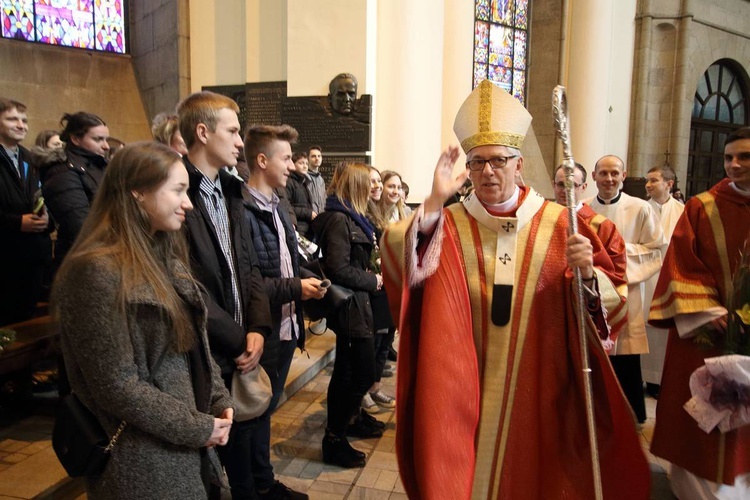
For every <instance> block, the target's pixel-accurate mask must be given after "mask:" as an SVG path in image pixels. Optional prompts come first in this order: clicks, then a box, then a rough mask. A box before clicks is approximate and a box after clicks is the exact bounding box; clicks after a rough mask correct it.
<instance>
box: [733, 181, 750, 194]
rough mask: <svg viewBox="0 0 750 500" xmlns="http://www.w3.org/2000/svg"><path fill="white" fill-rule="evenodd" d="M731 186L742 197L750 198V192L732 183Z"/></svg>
mask: <svg viewBox="0 0 750 500" xmlns="http://www.w3.org/2000/svg"><path fill="white" fill-rule="evenodd" d="M729 185H730V186H732V189H734V190H735V191H736V192H737V193H739V194H741V195H742V196H744V197H746V198H750V191H748V190H746V189H742V188H741V187H739V186H738V185H737V184H735V183H734V182H730V183H729Z"/></svg>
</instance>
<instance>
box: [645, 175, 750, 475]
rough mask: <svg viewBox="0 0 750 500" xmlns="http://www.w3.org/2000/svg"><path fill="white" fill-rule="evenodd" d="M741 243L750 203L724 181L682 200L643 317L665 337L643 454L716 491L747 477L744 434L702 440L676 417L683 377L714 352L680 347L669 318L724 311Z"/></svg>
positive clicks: (746, 430) (683, 395) (683, 394)
mask: <svg viewBox="0 0 750 500" xmlns="http://www.w3.org/2000/svg"><path fill="white" fill-rule="evenodd" d="M748 237H750V199H748V198H747V197H743V196H742V195H740V194H739V193H737V192H736V191H735V190H734V189H733V188H732V187H731V186H730V183H729V180H728V179H724V180H723V181H721V182H720V183H718V184H717V185H715V186H714V187H712V188H711V189H710V190H709V191H707V192H705V193H701V194H699V195H698V196H695V197H693V198H692V199H690V200H689V201H688V202H687V204H686V205H685V212H684V213H683V215H682V217H681V218H680V220H679V222H677V226H676V227H675V230H674V233H673V234H672V241H671V243H670V245H669V249H668V250H667V255H666V257H665V259H664V265H663V267H662V271H661V275H660V276H659V281H658V283H657V285H656V292H655V293H654V300H653V301H652V302H651V312H650V316H649V323H651V324H652V325H654V326H657V327H659V328H669V329H670V331H669V340H668V343H667V355H666V358H665V360H664V374H663V376H662V381H661V395H660V397H659V404H658V405H657V407H656V428H655V429H654V439H653V442H652V444H651V452H652V453H653V454H654V455H657V456H659V457H663V458H664V459H666V460H669V461H670V462H672V463H674V464H676V465H678V466H680V467H682V468H683V469H686V470H688V471H690V472H692V473H693V474H695V475H697V476H699V477H702V478H704V479H708V480H710V481H714V482H718V483H724V484H734V482H735V477H736V476H738V475H740V474H745V473H748V472H750V427H747V426H746V427H741V428H739V429H737V430H735V431H732V432H728V433H726V434H721V433H720V432H719V431H718V429H715V430H713V431H712V432H710V433H708V434H706V433H705V432H703V431H702V430H701V429H700V428H699V427H698V425H697V424H696V422H695V421H694V420H693V419H692V417H690V415H689V414H688V413H687V412H686V411H685V410H684V409H683V405H684V404H685V403H686V402H687V401H688V400H689V399H690V398H691V394H690V388H689V385H688V382H689V379H690V375H691V374H692V373H693V371H695V370H696V369H698V368H700V367H701V366H703V365H704V361H703V360H704V359H705V358H709V357H713V356H720V355H721V354H722V352H721V351H720V350H719V349H705V348H703V347H699V346H698V345H696V344H695V342H694V341H693V339H692V338H688V339H681V338H680V337H679V335H678V334H677V330H676V329H675V323H674V318H675V317H676V316H678V315H681V314H692V313H701V312H703V311H705V310H706V309H708V308H710V307H717V306H722V307H727V304H728V301H727V294H728V292H729V290H730V289H731V280H732V276H733V274H734V270H735V268H736V266H737V262H738V258H739V252H740V248H742V244H743V242H744V241H745V239H746V238H748Z"/></svg>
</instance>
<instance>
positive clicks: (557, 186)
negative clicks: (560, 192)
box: [555, 182, 583, 189]
mask: <svg viewBox="0 0 750 500" xmlns="http://www.w3.org/2000/svg"><path fill="white" fill-rule="evenodd" d="M573 185H574V186H575V187H576V189H578V188H579V187H581V186H583V184H578V183H577V182H574V183H573ZM555 187H556V188H557V189H565V183H564V182H555Z"/></svg>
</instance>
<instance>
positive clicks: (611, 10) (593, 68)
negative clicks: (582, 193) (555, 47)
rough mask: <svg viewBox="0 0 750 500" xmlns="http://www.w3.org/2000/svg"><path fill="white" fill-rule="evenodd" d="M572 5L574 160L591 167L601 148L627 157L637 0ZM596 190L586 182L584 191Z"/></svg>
mask: <svg viewBox="0 0 750 500" xmlns="http://www.w3.org/2000/svg"><path fill="white" fill-rule="evenodd" d="M570 5H571V9H572V10H571V15H570V19H571V21H572V22H571V31H570V33H569V35H570V36H569V37H568V38H567V39H568V40H569V45H568V61H569V70H568V82H567V91H568V103H569V112H570V122H571V139H572V144H573V154H574V155H575V158H576V160H577V161H578V162H580V163H582V164H583V165H584V166H585V167H586V169H587V170H589V171H591V170H593V167H594V163H595V162H596V160H598V159H599V158H600V157H602V156H604V155H605V154H615V155H617V156H619V157H621V158H623V160H627V157H628V141H629V133H628V131H629V123H630V100H631V86H632V82H633V54H634V49H633V42H634V38H635V21H634V18H635V8H636V0H571V2H570ZM629 170H630V169H629ZM633 173H634V171H633V170H630V172H629V174H630V175H631V176H632V175H633ZM595 193H596V187H595V186H594V183H593V182H589V189H588V191H587V194H588V195H593V194H595Z"/></svg>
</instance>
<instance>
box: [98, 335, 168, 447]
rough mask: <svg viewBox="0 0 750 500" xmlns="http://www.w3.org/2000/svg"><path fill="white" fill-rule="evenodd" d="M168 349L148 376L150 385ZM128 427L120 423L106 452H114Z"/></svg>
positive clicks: (166, 348)
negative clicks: (113, 449) (121, 435)
mask: <svg viewBox="0 0 750 500" xmlns="http://www.w3.org/2000/svg"><path fill="white" fill-rule="evenodd" d="M168 349H169V345H167V347H165V348H164V350H163V351H162V352H161V354H160V355H159V359H157V360H156V364H155V365H154V368H153V370H151V374H150V375H149V376H148V383H149V384H153V383H154V377H155V376H156V372H157V371H158V370H159V368H160V367H161V362H162V361H164V356H165V355H166V354H167V350H168ZM126 425H127V422H125V421H124V420H123V421H122V422H120V425H119V426H118V427H117V430H116V431H115V433H114V434H113V435H112V438H111V439H110V440H109V443H108V444H107V447H106V448H104V451H105V452H106V453H109V452H110V451H112V448H114V447H115V445H116V444H117V440H118V439H119V438H120V434H122V431H124V430H125V426H126Z"/></svg>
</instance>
